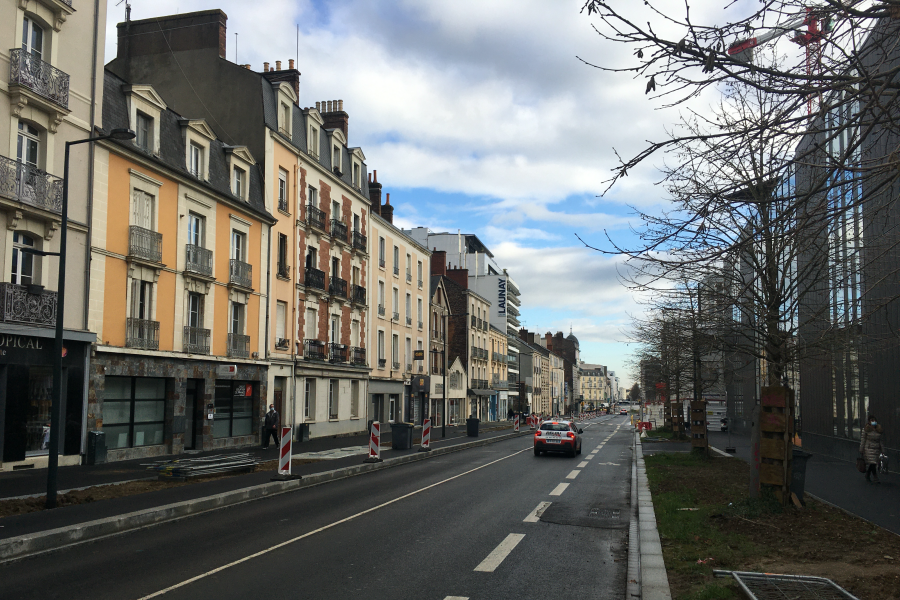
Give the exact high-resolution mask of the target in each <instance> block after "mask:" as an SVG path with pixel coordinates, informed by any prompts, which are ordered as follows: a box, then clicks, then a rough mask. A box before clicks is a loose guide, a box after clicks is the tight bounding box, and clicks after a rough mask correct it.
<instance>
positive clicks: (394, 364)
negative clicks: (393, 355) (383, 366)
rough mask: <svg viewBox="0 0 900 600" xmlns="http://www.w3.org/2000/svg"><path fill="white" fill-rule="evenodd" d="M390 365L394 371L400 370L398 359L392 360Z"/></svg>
mask: <svg viewBox="0 0 900 600" xmlns="http://www.w3.org/2000/svg"><path fill="white" fill-rule="evenodd" d="M391 366H392V367H393V368H394V370H395V371H399V370H400V361H399V360H395V361H392V362H391Z"/></svg>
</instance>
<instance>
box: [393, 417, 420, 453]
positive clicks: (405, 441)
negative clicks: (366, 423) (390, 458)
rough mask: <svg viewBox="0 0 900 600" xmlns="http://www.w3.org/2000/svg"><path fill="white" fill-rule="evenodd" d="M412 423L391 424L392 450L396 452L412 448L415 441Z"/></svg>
mask: <svg viewBox="0 0 900 600" xmlns="http://www.w3.org/2000/svg"><path fill="white" fill-rule="evenodd" d="M413 427H415V426H414V425H413V424H412V423H391V448H393V449H394V450H409V449H410V448H412V439H413Z"/></svg>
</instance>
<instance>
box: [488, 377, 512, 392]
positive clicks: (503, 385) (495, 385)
mask: <svg viewBox="0 0 900 600" xmlns="http://www.w3.org/2000/svg"><path fill="white" fill-rule="evenodd" d="M508 388H509V383H508V382H507V381H506V380H505V379H499V378H495V379H494V380H493V381H491V389H493V390H505V389H508Z"/></svg>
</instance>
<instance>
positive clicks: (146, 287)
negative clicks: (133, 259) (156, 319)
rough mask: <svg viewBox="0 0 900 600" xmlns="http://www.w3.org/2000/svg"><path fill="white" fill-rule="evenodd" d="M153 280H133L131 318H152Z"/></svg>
mask: <svg viewBox="0 0 900 600" xmlns="http://www.w3.org/2000/svg"><path fill="white" fill-rule="evenodd" d="M152 315H153V282H152V281H142V280H140V279H132V280H131V318H133V319H145V320H152V319H153V317H152Z"/></svg>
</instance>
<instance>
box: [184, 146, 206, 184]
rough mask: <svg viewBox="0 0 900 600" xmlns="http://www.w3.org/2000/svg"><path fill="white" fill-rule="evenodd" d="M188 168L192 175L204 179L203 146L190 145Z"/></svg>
mask: <svg viewBox="0 0 900 600" xmlns="http://www.w3.org/2000/svg"><path fill="white" fill-rule="evenodd" d="M188 161H189V162H188V170H189V171H190V172H191V175H193V176H194V177H198V178H200V179H203V162H204V161H203V148H202V147H201V146H200V145H198V144H193V143H192V144H191V145H190V153H189V156H188Z"/></svg>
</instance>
